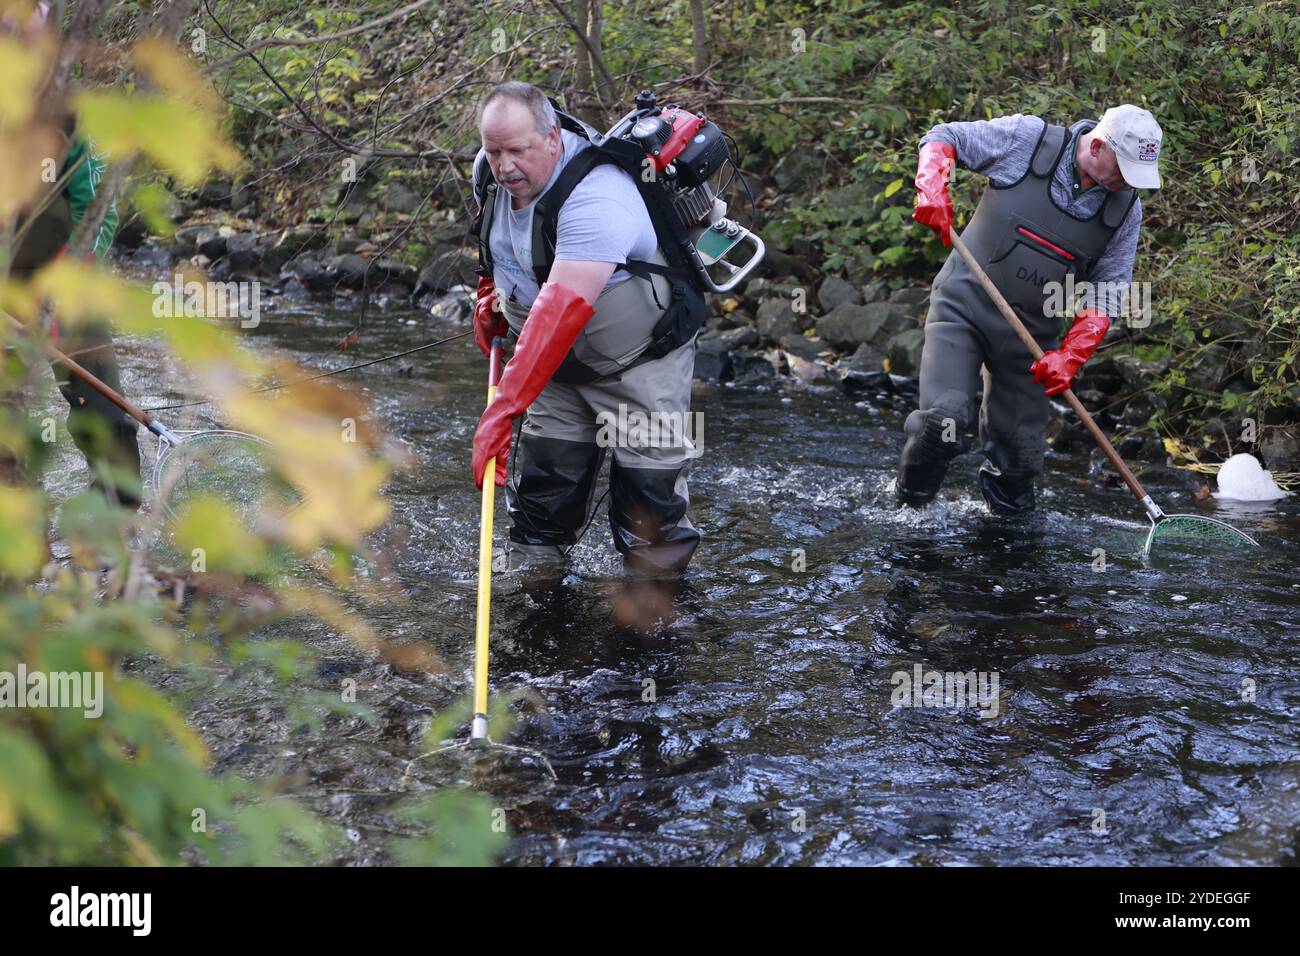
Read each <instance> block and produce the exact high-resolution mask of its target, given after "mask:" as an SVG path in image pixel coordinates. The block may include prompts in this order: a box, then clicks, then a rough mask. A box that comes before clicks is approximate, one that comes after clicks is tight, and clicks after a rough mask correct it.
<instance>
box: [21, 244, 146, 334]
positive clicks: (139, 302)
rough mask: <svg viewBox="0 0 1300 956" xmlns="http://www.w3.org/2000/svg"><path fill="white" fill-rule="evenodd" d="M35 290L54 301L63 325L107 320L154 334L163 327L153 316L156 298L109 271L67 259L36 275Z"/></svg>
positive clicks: (47, 267)
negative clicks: (122, 280)
mask: <svg viewBox="0 0 1300 956" xmlns="http://www.w3.org/2000/svg"><path fill="white" fill-rule="evenodd" d="M31 290H32V292H33V293H34V294H35V295H36V296H38V297H40V298H45V299H47V300H48V301H49V302H50V304H51V306H52V307H53V308H54V310H55V312H56V314H57V315H58V316H59V321H60V322H64V323H78V322H87V321H91V320H96V319H107V320H109V321H110V322H112V323H113V324H114V325H115V326H116V327H117V328H120V329H122V330H124V331H130V332H153V331H156V330H157V329H158V328H159V327H160V323H159V321H158V320H157V319H155V318H154V315H153V311H154V309H153V296H151V295H150V294H149V292H147V291H146V290H145V289H144V288H143V287H141V286H136V285H130V284H128V283H125V282H121V281H119V280H118V279H116V278H115V277H114V276H113V274H112V273H111V272H108V271H107V270H104V269H97V268H95V267H94V266H91V265H89V264H88V263H85V262H80V261H75V260H73V259H71V258H69V257H67V256H62V257H60V258H58V259H55V260H54V261H53V262H51V263H50V264H49V265H47V266H45V267H44V268H43V269H41V270H40V271H39V272H38V273H36V275H35V276H34V277H33V278H32V282H31Z"/></svg>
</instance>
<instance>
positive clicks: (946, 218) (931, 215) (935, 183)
mask: <svg viewBox="0 0 1300 956" xmlns="http://www.w3.org/2000/svg"><path fill="white" fill-rule="evenodd" d="M956 165H957V150H955V149H953V148H952V147H951V146H949V145H948V144H947V143H940V142H938V141H935V142H932V143H926V144H925V145H924V146H922V147H921V157H920V159H919V160H917V163H916V208H915V209H913V210H912V218H913V219H915V220H916V221H917V222H919V223H921V225H923V226H929V227H930V228H931V229H933V230H934V231H935V232H936V233H938V235H939V238H940V239H942V240H943V245H944V248H945V249H946V248H948V247H949V246H951V245H952V236H951V235H949V233H950V232H951V231H952V223H953V210H952V198H951V197H950V196H949V195H948V180H949V179H951V178H952V168H953V167H954V166H956Z"/></svg>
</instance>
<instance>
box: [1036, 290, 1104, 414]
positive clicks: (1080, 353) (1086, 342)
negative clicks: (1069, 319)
mask: <svg viewBox="0 0 1300 956" xmlns="http://www.w3.org/2000/svg"><path fill="white" fill-rule="evenodd" d="M1109 328H1110V318H1109V317H1108V316H1107V315H1106V313H1105V312H1103V311H1101V310H1100V309H1084V310H1083V311H1082V312H1080V313H1079V314H1078V315H1076V316H1075V317H1074V325H1072V326H1070V331H1069V332H1067V333H1066V334H1065V338H1064V340H1062V342H1061V347H1060V348H1059V349H1053V350H1052V351H1050V352H1044V353H1043V357H1042V358H1040V359H1039V360H1038V361H1037V362H1035V363H1034V364H1033V365H1031V366H1029V371H1031V372H1033V373H1034V381H1035V382H1037V383H1038V384H1039V385H1041V386H1043V389H1044V390H1045V391H1046V392H1047V394H1048V395H1059V394H1061V392H1063V391H1065V390H1066V389H1067V388H1069V387H1070V380H1071V379H1072V378H1074V376H1075V374H1076V373H1077V372H1078V371H1079V369H1081V368H1083V363H1084V362H1086V361H1088V359H1090V358H1092V353H1093V352H1095V351H1097V346H1098V345H1100V344H1101V340H1102V339H1103V338H1105V337H1106V330H1107V329H1109Z"/></svg>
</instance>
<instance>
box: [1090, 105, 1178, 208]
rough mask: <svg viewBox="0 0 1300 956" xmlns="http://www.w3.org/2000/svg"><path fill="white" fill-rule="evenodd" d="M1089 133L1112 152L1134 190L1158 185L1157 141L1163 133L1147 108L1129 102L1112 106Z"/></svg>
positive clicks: (1120, 169) (1158, 149)
mask: <svg viewBox="0 0 1300 956" xmlns="http://www.w3.org/2000/svg"><path fill="white" fill-rule="evenodd" d="M1092 132H1093V135H1094V136H1100V137H1102V138H1103V139H1104V140H1105V141H1106V144H1107V145H1108V146H1110V148H1111V149H1113V150H1114V151H1115V159H1116V160H1118V162H1119V171H1120V174H1121V175H1122V176H1123V177H1124V182H1126V183H1128V184H1129V185H1130V186H1134V187H1136V188H1138V189H1159V188H1160V141H1161V140H1162V139H1164V135H1165V134H1164V133H1163V131H1161V129H1160V124H1159V123H1157V122H1156V118H1155V117H1154V116H1152V115H1151V111H1150V110H1144V109H1142V107H1140V106H1134V105H1132V104H1131V103H1125V104H1124V105H1123V106H1112V107H1111V108H1110V109H1108V110H1107V111H1106V112H1104V113H1102V114H1101V121H1100V122H1098V123H1097V125H1096V126H1095V127H1093V130H1092Z"/></svg>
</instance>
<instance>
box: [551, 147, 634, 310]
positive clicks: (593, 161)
mask: <svg viewBox="0 0 1300 956" xmlns="http://www.w3.org/2000/svg"><path fill="white" fill-rule="evenodd" d="M612 162H614V159H613V157H611V156H608V155H606V154H605V153H603V152H602V151H601V150H600V149H599V148H597V147H595V146H590V147H588V148H587V149H584V150H583V151H582V152H580V153H579V154H578V155H577V156H574V157H573V159H571V160H569V162H568V165H566V166H565V167H564V169H562V170H560V175H559V177H558V178H557V179H556V180H555V182H554V183H552V184H551V188H550V189H548V190H546V192H544V193H542V195H541V197H540V198H539V199H538V200H537V205H536V206H535V207H534V209H533V275H534V276H535V277H536V278H537V284H538V285H539V286H540V285H542V284H543V283H545V282H546V279H547V276H549V275H550V274H551V264H552V263H553V262H554V261H555V241H556V223H557V222H558V220H559V218H560V207H561V206H563V205H564V202H565V200H567V199H568V198H569V194H570V193H572V192H573V190H574V188H575V187H576V186H577V185H578V183H580V182H582V180H583V178H584V177H585V176H586V175H587V173H589V172H591V171H592V170H593V169H595V168H596V167H597V166H599V165H601V164H602V163H612Z"/></svg>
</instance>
